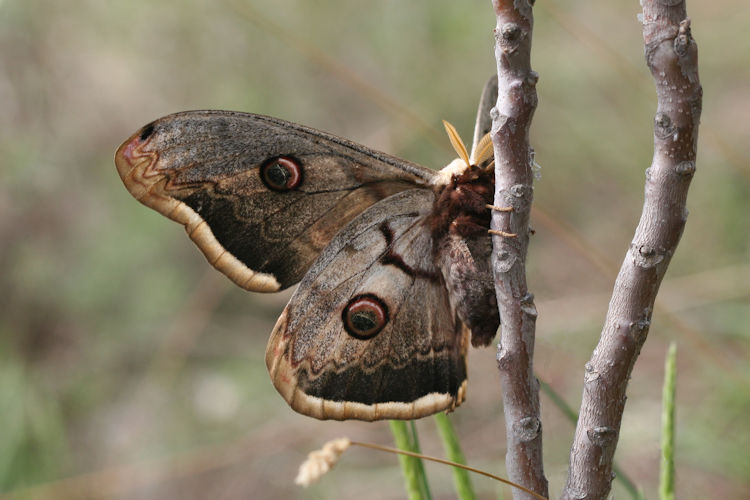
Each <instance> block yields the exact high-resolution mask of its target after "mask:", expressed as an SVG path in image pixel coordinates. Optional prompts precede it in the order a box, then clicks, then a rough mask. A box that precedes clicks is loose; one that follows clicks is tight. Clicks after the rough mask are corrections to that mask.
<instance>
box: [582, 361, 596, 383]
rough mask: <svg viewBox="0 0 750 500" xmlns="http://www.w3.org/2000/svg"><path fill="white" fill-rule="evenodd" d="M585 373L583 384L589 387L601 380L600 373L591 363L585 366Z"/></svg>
mask: <svg viewBox="0 0 750 500" xmlns="http://www.w3.org/2000/svg"><path fill="white" fill-rule="evenodd" d="M584 369H585V373H584V374H583V383H584V384H586V385H588V384H590V383H592V382H596V381H597V380H598V379H599V372H598V371H597V370H596V368H594V365H593V364H591V362H590V361H589V362H587V363H586V364H585V365H584Z"/></svg>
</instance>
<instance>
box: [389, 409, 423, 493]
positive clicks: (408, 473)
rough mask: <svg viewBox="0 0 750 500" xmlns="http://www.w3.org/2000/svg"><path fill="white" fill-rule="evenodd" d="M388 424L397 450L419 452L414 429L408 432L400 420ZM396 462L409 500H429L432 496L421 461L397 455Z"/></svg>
mask: <svg viewBox="0 0 750 500" xmlns="http://www.w3.org/2000/svg"><path fill="white" fill-rule="evenodd" d="M389 424H390V427H391V433H392V434H393V439H394V441H395V443H396V447H397V448H399V449H401V450H406V451H411V452H414V453H419V452H420V451H419V442H418V440H417V434H416V428H412V430H413V433H412V432H410V431H409V426H408V425H407V423H406V422H404V421H402V420H391V421H389ZM398 461H399V463H400V464H401V472H402V474H403V475H404V483H405V486H406V494H407V496H408V498H409V500H431V499H432V495H431V494H430V490H429V487H428V485H427V475H426V474H425V471H424V465H423V464H422V460H421V459H419V458H415V457H407V456H404V455H399V456H398Z"/></svg>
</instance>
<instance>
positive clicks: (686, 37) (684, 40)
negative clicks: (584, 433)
mask: <svg viewBox="0 0 750 500" xmlns="http://www.w3.org/2000/svg"><path fill="white" fill-rule="evenodd" d="M691 40H692V36H691V34H690V18H689V17H686V18H685V19H683V20H682V21H681V22H680V28H679V30H678V32H677V36H676V37H675V39H674V51H675V53H676V54H677V55H678V56H680V57H685V56H686V55H687V53H688V48H689V47H690V42H691Z"/></svg>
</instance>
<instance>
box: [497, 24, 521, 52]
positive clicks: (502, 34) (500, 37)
mask: <svg viewBox="0 0 750 500" xmlns="http://www.w3.org/2000/svg"><path fill="white" fill-rule="evenodd" d="M522 38H523V29H521V26H519V25H518V24H516V23H513V22H508V23H505V24H503V25H502V26H501V27H500V30H499V31H498V30H497V29H496V30H495V39H496V40H497V43H498V45H500V47H502V49H503V52H505V53H506V54H512V53H513V52H515V51H516V49H518V44H519V42H520V40H521V39H522Z"/></svg>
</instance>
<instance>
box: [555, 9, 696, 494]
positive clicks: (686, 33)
mask: <svg viewBox="0 0 750 500" xmlns="http://www.w3.org/2000/svg"><path fill="white" fill-rule="evenodd" d="M641 3H642V5H643V39H644V43H645V54H646V62H647V64H648V67H649V69H650V70H651V74H652V75H653V77H654V81H655V83H656V94H657V97H658V106H657V111H656V117H655V120H654V158H653V161H652V163H651V167H650V168H649V169H648V170H647V171H646V189H645V201H644V205H643V213H642V214H641V220H640V223H639V224H638V227H637V228H636V231H635V236H634V237H633V241H632V243H631V244H630V248H629V249H628V252H627V255H626V256H625V261H624V262H623V264H622V267H621V268H620V273H619V274H618V276H617V280H616V282H615V287H614V291H613V293H612V299H611V301H610V303H609V310H608V311H607V317H606V319H605V323H604V328H603V330H602V333H601V338H600V340H599V345H598V346H597V347H596V349H595V350H594V352H593V355H592V357H591V360H590V361H589V362H588V363H587V364H586V372H585V376H584V390H583V398H582V401H581V411H580V417H579V420H578V426H577V428H576V434H575V439H574V442H573V446H572V448H571V451H570V470H569V472H568V481H567V484H566V485H565V489H564V490H563V495H562V498H564V499H582V498H586V499H603V498H606V497H607V495H608V493H609V491H610V488H611V482H612V460H613V456H614V453H615V447H616V445H617V439H618V437H619V432H620V423H621V421H622V412H623V410H624V407H625V399H626V397H625V389H626V387H627V382H628V379H629V378H630V373H631V371H632V369H633V365H634V364H635V360H636V358H637V357H638V354H639V353H640V350H641V346H642V345H643V343H644V342H645V340H646V336H647V335H648V330H649V327H650V325H651V313H652V311H653V306H654V300H655V299H656V293H657V291H658V289H659V285H660V284H661V280H662V278H663V277H664V273H665V272H666V270H667V266H668V265H669V261H670V259H671V257H672V255H673V254H674V251H675V249H676V247H677V243H678V242H679V240H680V236H681V235H682V230H683V228H684V226H685V221H686V219H687V210H686V206H685V205H686V199H687V191H688V187H689V185H690V181H691V179H692V177H693V173H694V172H695V153H696V142H697V139H698V121H699V118H700V112H701V96H702V91H701V86H700V83H699V81H698V58H697V47H696V44H695V41H694V40H693V38H692V36H691V34H690V20H689V19H687V17H686V15H687V14H686V10H685V3H684V1H683V0H642V1H641Z"/></svg>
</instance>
